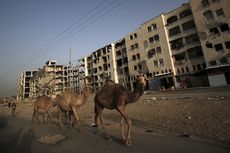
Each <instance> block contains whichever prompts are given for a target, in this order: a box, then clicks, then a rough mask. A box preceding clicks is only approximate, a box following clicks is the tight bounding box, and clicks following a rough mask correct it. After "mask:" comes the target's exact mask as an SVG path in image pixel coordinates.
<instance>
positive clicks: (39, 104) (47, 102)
mask: <svg viewBox="0 0 230 153" xmlns="http://www.w3.org/2000/svg"><path fill="white" fill-rule="evenodd" d="M59 98H60V95H57V96H56V98H50V97H48V96H46V95H43V96H39V97H38V98H37V100H36V101H35V102H34V113H33V116H32V122H34V118H35V117H36V120H37V121H38V122H39V118H38V112H39V109H40V110H43V111H45V114H44V116H43V122H44V123H46V122H47V116H49V118H51V114H50V109H51V108H52V107H55V106H56V105H57V101H58V99H59Z"/></svg>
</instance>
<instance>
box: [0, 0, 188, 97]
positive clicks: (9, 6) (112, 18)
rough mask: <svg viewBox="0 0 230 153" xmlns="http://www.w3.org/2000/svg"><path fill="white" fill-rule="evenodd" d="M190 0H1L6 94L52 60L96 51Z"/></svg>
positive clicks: (0, 89)
mask: <svg viewBox="0 0 230 153" xmlns="http://www.w3.org/2000/svg"><path fill="white" fill-rule="evenodd" d="M187 2H188V0H0V97H7V96H14V95H16V92H17V90H16V89H17V79H18V78H19V76H20V74H21V73H22V72H24V71H25V70H37V69H38V68H40V67H43V65H44V64H45V62H46V61H48V60H57V62H58V64H67V63H68V61H69V50H71V60H72V61H73V62H75V63H74V64H76V61H77V59H79V58H81V57H84V56H88V55H90V54H91V53H92V52H93V51H95V50H97V49H99V48H101V47H104V46H105V45H108V44H110V43H112V42H114V41H117V40H120V39H121V38H123V37H124V36H125V35H126V34H128V33H130V32H132V31H135V30H136V29H138V27H139V26H140V25H141V24H142V23H144V22H146V21H148V20H150V19H151V18H154V17H156V16H158V15H160V14H161V13H165V12H169V11H171V10H173V9H175V8H177V7H179V6H180V5H182V4H183V3H187Z"/></svg>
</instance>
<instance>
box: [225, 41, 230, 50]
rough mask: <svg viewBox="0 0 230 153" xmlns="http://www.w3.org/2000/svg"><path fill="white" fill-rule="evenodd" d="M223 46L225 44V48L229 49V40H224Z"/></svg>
mask: <svg viewBox="0 0 230 153" xmlns="http://www.w3.org/2000/svg"><path fill="white" fill-rule="evenodd" d="M225 46H226V48H227V49H230V41H226V42H225Z"/></svg>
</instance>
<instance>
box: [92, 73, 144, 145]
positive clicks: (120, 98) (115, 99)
mask: <svg viewBox="0 0 230 153" xmlns="http://www.w3.org/2000/svg"><path fill="white" fill-rule="evenodd" d="M145 85H146V81H145V77H144V76H140V77H139V78H138V80H137V86H136V88H135V89H134V90H133V91H131V92H128V91H127V90H126V89H125V88H124V87H123V86H122V85H121V84H117V83H113V82H112V81H106V82H105V85H104V86H103V87H102V88H101V90H99V92H98V93H97V94H96V96H95V98H94V102H95V118H94V120H95V127H96V131H97V127H98V124H97V120H98V117H99V118H100V123H101V126H102V128H103V129H104V132H105V134H106V137H107V138H108V140H111V139H110V137H109V135H108V134H107V133H106V131H105V128H104V125H103V120H102V111H103V109H104V108H107V109H110V110H112V109H116V110H117V111H118V112H119V113H120V114H121V121H120V126H121V137H122V141H123V142H124V143H125V144H126V145H127V146H128V147H129V146H131V136H130V129H131V120H130V119H129V118H128V116H127V114H126V112H125V106H126V105H127V104H129V103H133V102H136V101H137V100H138V99H139V98H140V97H141V95H142V94H143V92H144V89H145ZM123 119H124V120H125V123H126V124H127V126H128V130H127V136H126V138H125V136H124V124H123Z"/></svg>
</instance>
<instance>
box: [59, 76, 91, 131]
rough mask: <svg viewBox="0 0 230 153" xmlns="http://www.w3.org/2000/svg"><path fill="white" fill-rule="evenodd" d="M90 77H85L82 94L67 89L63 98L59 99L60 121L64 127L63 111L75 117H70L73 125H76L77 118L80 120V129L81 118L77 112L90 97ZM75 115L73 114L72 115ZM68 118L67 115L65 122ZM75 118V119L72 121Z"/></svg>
mask: <svg viewBox="0 0 230 153" xmlns="http://www.w3.org/2000/svg"><path fill="white" fill-rule="evenodd" d="M87 85H88V78H85V79H84V87H83V91H82V93H81V95H78V94H76V93H74V92H73V91H71V90H66V91H64V92H63V94H62V96H61V98H60V99H59V100H58V103H57V108H58V121H59V126H60V128H62V123H61V118H62V114H63V112H64V113H65V115H66V114H67V113H69V115H71V116H68V117H70V118H71V117H73V119H70V124H71V126H72V127H74V125H75V122H74V121H75V120H77V121H78V124H79V129H80V118H79V116H78V113H77V109H78V108H79V107H81V106H82V105H84V104H85V103H86V101H87V98H88V87H87ZM72 115H73V116H72ZM66 120H67V117H65V122H66ZM72 120H74V121H72Z"/></svg>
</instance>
